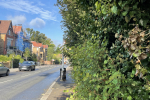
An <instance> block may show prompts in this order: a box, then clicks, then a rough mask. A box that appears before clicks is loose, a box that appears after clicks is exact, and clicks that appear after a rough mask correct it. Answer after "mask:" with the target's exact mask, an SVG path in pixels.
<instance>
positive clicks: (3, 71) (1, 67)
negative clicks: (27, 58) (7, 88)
mask: <svg viewBox="0 0 150 100" xmlns="http://www.w3.org/2000/svg"><path fill="white" fill-rule="evenodd" d="M9 72H10V71H9V68H7V67H5V66H4V64H3V63H2V62H0V75H6V76H8V75H9Z"/></svg>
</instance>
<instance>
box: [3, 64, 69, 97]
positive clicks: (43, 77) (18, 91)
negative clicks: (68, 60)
mask: <svg viewBox="0 0 150 100" xmlns="http://www.w3.org/2000/svg"><path fill="white" fill-rule="evenodd" d="M61 67H62V65H50V66H48V67H43V68H36V70H35V71H31V72H29V71H21V72H19V70H18V71H17V72H11V73H10V75H9V76H7V77H6V76H2V77H0V100H40V98H41V97H42V94H44V93H45V92H46V90H47V89H48V88H49V86H50V85H51V84H52V83H53V82H54V80H55V79H56V78H58V77H59V75H60V68H61ZM64 67H67V65H64Z"/></svg>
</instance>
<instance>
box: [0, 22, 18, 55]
mask: <svg viewBox="0 0 150 100" xmlns="http://www.w3.org/2000/svg"><path fill="white" fill-rule="evenodd" d="M15 39H16V35H15V34H14V33H13V27H12V21H10V20H0V44H1V45H0V54H9V53H10V52H14V50H15V49H16V48H15Z"/></svg>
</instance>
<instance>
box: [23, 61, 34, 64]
mask: <svg viewBox="0 0 150 100" xmlns="http://www.w3.org/2000/svg"><path fill="white" fill-rule="evenodd" d="M22 64H32V62H30V61H24V62H23V63H22Z"/></svg>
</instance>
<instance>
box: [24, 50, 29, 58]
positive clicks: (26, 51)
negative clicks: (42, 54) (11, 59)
mask: <svg viewBox="0 0 150 100" xmlns="http://www.w3.org/2000/svg"><path fill="white" fill-rule="evenodd" d="M24 57H26V61H27V60H28V57H30V49H29V48H26V49H25V53H24Z"/></svg>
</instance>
